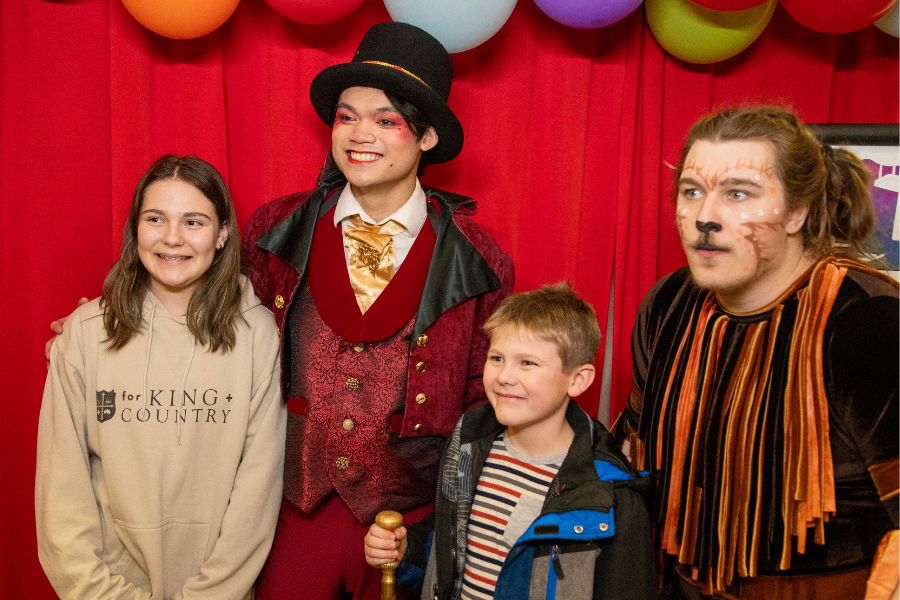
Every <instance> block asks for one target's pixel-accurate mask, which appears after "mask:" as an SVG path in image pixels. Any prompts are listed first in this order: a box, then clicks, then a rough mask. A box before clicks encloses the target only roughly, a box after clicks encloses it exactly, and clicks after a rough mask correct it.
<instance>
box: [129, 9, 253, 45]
mask: <svg viewBox="0 0 900 600" xmlns="http://www.w3.org/2000/svg"><path fill="white" fill-rule="evenodd" d="M238 2H240V0H122V4H124V5H125V8H126V9H127V10H128V12H130V13H131V16H132V17H134V18H135V20H136V21H137V22H138V23H140V24H141V25H143V26H144V27H146V28H147V29H149V30H150V31H153V32H154V33H158V34H159V35H164V36H166V37H169V38H173V39H176V40H188V39H191V38H197V37H200V36H201V35H206V34H207V33H209V32H210V31H214V30H215V29H216V28H218V27H219V26H220V25H221V24H222V23H224V22H225V21H227V20H228V17H230V16H231V15H232V13H234V9H236V8H237V5H238Z"/></svg>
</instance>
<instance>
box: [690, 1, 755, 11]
mask: <svg viewBox="0 0 900 600" xmlns="http://www.w3.org/2000/svg"><path fill="white" fill-rule="evenodd" d="M765 1H766V0H691V2H693V3H694V4H698V5H700V6H702V7H703V8H709V9H712V10H747V9H748V8H753V7H754V6H759V5H760V4H762V3H764V2H765Z"/></svg>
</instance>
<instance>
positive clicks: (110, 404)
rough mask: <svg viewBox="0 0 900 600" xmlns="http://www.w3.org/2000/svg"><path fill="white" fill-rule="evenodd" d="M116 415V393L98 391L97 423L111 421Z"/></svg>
mask: <svg viewBox="0 0 900 600" xmlns="http://www.w3.org/2000/svg"><path fill="white" fill-rule="evenodd" d="M115 414H116V393H115V392H114V391H112V390H110V391H106V390H97V422H99V423H103V422H104V421H109V420H110V419H112V418H113V417H114V416H115Z"/></svg>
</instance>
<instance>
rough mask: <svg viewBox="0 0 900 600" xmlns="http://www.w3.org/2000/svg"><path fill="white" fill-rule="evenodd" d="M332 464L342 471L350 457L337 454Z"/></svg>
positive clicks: (348, 464) (348, 462)
mask: <svg viewBox="0 0 900 600" xmlns="http://www.w3.org/2000/svg"><path fill="white" fill-rule="evenodd" d="M334 466H336V467H337V468H338V469H340V470H341V471H343V470H344V469H346V468H347V467H349V466H350V459H349V458H347V457H346V456H338V458H337V460H336V461H334Z"/></svg>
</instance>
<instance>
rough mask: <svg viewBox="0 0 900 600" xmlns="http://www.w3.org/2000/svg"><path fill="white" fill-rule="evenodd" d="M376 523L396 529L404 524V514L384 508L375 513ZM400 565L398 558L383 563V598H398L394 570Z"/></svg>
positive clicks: (386, 599) (390, 529)
mask: <svg viewBox="0 0 900 600" xmlns="http://www.w3.org/2000/svg"><path fill="white" fill-rule="evenodd" d="M375 524H376V525H378V526H379V527H381V528H382V529H387V530H388V531H394V530H395V529H397V528H398V527H400V526H401V525H403V515H401V514H400V513H398V512H397V511H396V510H383V511H381V512H380V513H378V514H377V515H375ZM399 565H400V563H399V562H398V561H396V560H393V561H391V562H389V563H385V564H383V565H381V600H396V598H397V596H396V593H395V591H394V572H395V571H396V570H397V567H398V566H399Z"/></svg>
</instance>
